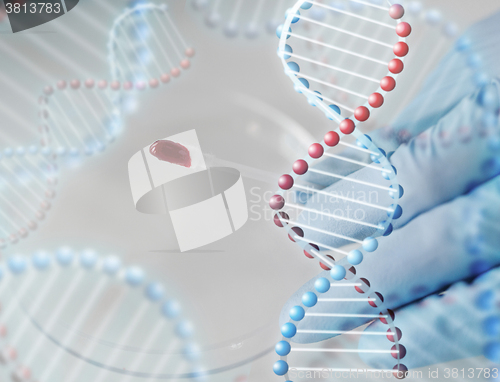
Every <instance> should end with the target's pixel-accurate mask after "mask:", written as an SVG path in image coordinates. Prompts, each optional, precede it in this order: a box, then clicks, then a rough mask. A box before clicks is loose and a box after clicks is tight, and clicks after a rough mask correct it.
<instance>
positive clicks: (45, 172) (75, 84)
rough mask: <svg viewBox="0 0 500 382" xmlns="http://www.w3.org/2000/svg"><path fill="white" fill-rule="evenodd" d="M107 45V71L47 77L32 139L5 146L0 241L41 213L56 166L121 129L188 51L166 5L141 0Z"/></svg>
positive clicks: (91, 151) (27, 227) (186, 61)
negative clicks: (103, 75)
mask: <svg viewBox="0 0 500 382" xmlns="http://www.w3.org/2000/svg"><path fill="white" fill-rule="evenodd" d="M108 50H109V63H110V69H111V79H109V80H102V79H101V80H100V79H95V78H87V79H74V80H70V81H67V80H60V81H57V82H56V83H55V84H52V85H47V86H46V87H45V88H44V89H43V91H42V94H41V95H40V97H39V99H38V104H39V112H38V116H39V123H38V131H39V134H40V135H39V141H38V144H34V145H31V146H27V147H18V148H12V147H6V148H4V149H3V152H2V158H1V161H0V183H1V184H0V187H1V188H2V193H1V196H0V216H1V217H2V225H1V228H0V229H1V237H0V247H1V248H6V247H7V246H8V245H11V244H15V243H17V242H19V240H20V239H22V238H25V237H27V236H28V235H29V232H30V231H33V230H35V229H36V228H37V227H38V224H40V222H42V221H43V220H44V219H45V217H46V215H47V213H48V211H49V210H50V208H51V204H52V203H53V198H54V196H55V193H56V186H57V183H58V169H59V167H60V166H61V165H65V166H75V165H78V164H79V163H81V162H82V161H83V160H84V158H86V157H88V156H92V155H96V154H98V153H100V152H102V151H103V150H105V149H106V147H107V146H108V145H109V144H111V143H112V142H114V141H115V139H116V138H117V137H118V136H119V135H120V133H121V132H122V130H123V118H124V114H127V113H130V112H133V111H134V109H135V107H136V106H135V103H136V100H137V98H138V96H139V94H140V93H141V92H143V91H145V90H147V89H150V90H151V89H155V88H157V87H159V86H161V85H165V84H167V83H169V82H170V81H171V80H172V79H173V78H176V77H178V76H179V75H180V74H181V73H182V70H183V69H187V68H189V66H190V58H191V57H192V56H193V55H194V50H193V49H192V48H191V47H189V46H188V45H187V44H186V42H185V41H184V39H183V37H182V35H181V33H180V32H179V30H178V28H177V27H176V25H175V24H174V22H173V21H172V19H171V18H170V16H169V14H168V11H167V7H166V6H165V5H155V4H148V3H143V2H140V3H138V4H136V5H134V6H132V7H130V8H127V9H126V10H125V11H124V12H123V14H121V15H120V16H119V17H118V18H117V19H116V20H115V22H114V25H113V27H112V29H111V32H110V35H109V43H108Z"/></svg>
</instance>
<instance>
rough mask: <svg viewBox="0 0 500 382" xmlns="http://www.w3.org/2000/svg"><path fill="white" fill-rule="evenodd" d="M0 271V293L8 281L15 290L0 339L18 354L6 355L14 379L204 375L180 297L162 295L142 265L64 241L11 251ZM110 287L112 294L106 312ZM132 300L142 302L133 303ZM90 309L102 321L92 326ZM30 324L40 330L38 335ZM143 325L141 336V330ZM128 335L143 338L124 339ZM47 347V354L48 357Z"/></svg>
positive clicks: (5, 287) (3, 312) (97, 378)
mask: <svg viewBox="0 0 500 382" xmlns="http://www.w3.org/2000/svg"><path fill="white" fill-rule="evenodd" d="M0 274H1V278H2V279H1V284H0V290H1V291H3V292H4V293H3V299H5V297H7V296H8V295H6V294H5V292H6V291H8V290H10V288H12V287H15V289H16V290H17V294H16V295H15V296H13V297H12V296H11V301H9V304H5V306H6V308H5V309H3V311H2V312H1V320H2V323H4V324H5V325H6V326H7V327H8V331H7V332H6V333H4V334H2V336H3V338H2V339H0V343H1V344H2V345H3V346H2V348H4V349H7V350H9V349H11V348H12V347H13V349H14V351H15V357H13V356H12V354H10V353H9V352H7V354H5V357H3V358H5V361H6V368H7V369H6V370H5V372H6V373H7V374H11V375H13V378H14V376H15V378H17V379H15V378H14V380H16V381H21V382H24V381H26V382H27V381H29V380H32V379H31V376H34V375H36V376H37V380H39V381H57V380H71V381H79V380H89V379H92V380H95V381H103V380H114V378H116V377H114V375H116V374H118V375H119V376H120V378H121V379H120V380H121V381H123V380H127V381H128V380H130V379H132V378H133V377H139V378H144V377H150V378H161V379H169V378H174V379H175V378H193V379H194V380H198V379H199V378H202V376H203V371H202V370H203V368H202V366H201V364H200V350H199V348H198V346H197V345H196V343H195V342H193V327H192V325H191V324H190V322H189V321H187V320H185V319H183V318H182V308H181V305H180V304H179V302H178V301H177V300H175V299H172V298H167V297H166V296H165V287H164V286H163V285H162V284H161V283H158V282H155V281H148V279H147V276H146V274H145V272H144V271H143V270H142V269H141V268H138V267H127V268H126V267H123V265H122V262H121V260H120V258H119V257H117V256H113V255H110V256H106V257H101V256H99V255H98V254H97V253H96V252H95V251H93V250H84V251H82V252H80V253H78V252H76V251H74V250H72V249H71V248H67V247H66V248H61V249H60V250H58V251H56V252H55V253H47V252H36V253H34V254H33V255H32V256H31V258H30V257H25V256H21V255H15V256H11V257H9V258H8V259H7V261H6V263H5V264H3V265H2V266H0ZM40 281H41V282H40ZM62 284H65V286H63V285H62ZM123 286H128V287H129V288H131V289H129V288H127V289H125V290H124V291H123V292H120V293H118V294H117V293H116V292H117V290H116V288H117V287H118V288H119V289H123ZM7 288H8V289H7ZM113 291H114V292H113ZM110 293H111V296H115V297H114V298H113V301H112V302H111V301H108V302H107V305H109V309H108V311H107V312H103V311H102V307H103V306H102V304H103V302H104V301H105V300H109V297H110ZM122 294H124V295H123V296H122ZM106 296H108V297H106ZM127 296H128V298H127ZM132 297H133V299H132ZM103 298H104V300H103ZM14 300H17V302H16V301H14ZM135 300H137V301H135ZM141 300H142V302H141ZM26 301H30V304H29V308H28V307H26V306H25V304H26ZM133 301H135V303H136V304H138V305H137V306H135V307H134V308H133V309H132V310H130V306H131V304H133V303H134V302H133ZM26 305H28V304H26ZM19 306H20V307H21V308H22V312H21V313H20V314H19V312H16V307H19ZM100 309H101V310H100ZM127 311H129V313H127V316H124V314H125V313H126V312H127ZM92 317H99V322H100V323H99V324H98V325H97V329H96V330H95V331H92V332H91V333H92V334H90V333H89V326H88V325H89V320H90V321H92ZM125 317H126V318H125ZM33 327H34V330H35V333H36V332H38V333H39V334H40V332H41V333H43V335H42V336H40V335H38V336H36V335H34V334H33V333H32V331H33ZM139 329H140V330H139ZM117 330H118V332H117ZM3 332H5V330H3ZM3 332H2V333H3ZM138 332H140V333H141V339H138V338H136V337H137V336H136V334H137V333H138ZM110 333H119V337H120V338H119V340H121V341H123V343H118V342H114V341H109V338H110ZM0 334H1V333H0ZM28 337H30V338H28ZM33 338H34V339H33ZM104 338H106V341H105V340H104ZM162 338H163V340H162ZM165 341H167V342H165ZM130 342H131V343H139V344H140V345H139V346H136V347H132V346H130V345H128V346H126V345H125V344H124V343H130ZM165 343H167V344H168V346H167V347H166V348H165V347H164V346H163V345H165ZM7 345H9V346H10V347H8V346H7ZM28 345H29V346H28ZM54 346H55V347H56V348H55V349H56V350H54ZM48 348H50V349H51V351H50V352H49V353H50V357H49V358H47V359H44V358H45V356H44V354H46V352H47V349H48ZM1 359H2V356H0V361H1ZM68 363H69V364H72V365H73V366H72V367H71V369H70V370H69V371H67V372H66V375H64V377H62V375H61V371H60V370H59V369H60V367H61V364H63V365H65V364H68ZM124 364H126V365H127V368H126V369H123V367H122V365H124ZM88 365H91V366H90V367H89V366H88ZM86 366H87V367H86ZM61 377H62V378H63V379H60V378H61ZM82 378H84V379H82Z"/></svg>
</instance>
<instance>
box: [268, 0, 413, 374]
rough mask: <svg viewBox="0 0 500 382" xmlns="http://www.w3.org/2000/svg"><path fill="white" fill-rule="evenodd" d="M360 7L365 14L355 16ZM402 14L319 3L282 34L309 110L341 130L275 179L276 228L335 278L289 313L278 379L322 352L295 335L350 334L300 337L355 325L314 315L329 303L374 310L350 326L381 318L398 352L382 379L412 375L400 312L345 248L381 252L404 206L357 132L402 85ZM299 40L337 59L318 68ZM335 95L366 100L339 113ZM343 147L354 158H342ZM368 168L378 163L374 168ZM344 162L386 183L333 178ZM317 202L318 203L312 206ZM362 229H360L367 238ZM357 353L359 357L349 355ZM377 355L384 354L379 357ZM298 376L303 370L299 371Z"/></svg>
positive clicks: (299, 12) (355, 0) (382, 163)
mask: <svg viewBox="0 0 500 382" xmlns="http://www.w3.org/2000/svg"><path fill="white" fill-rule="evenodd" d="M353 5H354V6H353ZM360 5H362V6H363V7H362V8H361V7H359V6H360ZM328 13H333V14H335V15H336V18H337V19H336V21H335V22H332V23H324V22H323V20H324V19H325V16H326V15H327V14H328ZM403 15H404V8H403V7H402V6H401V5H397V4H396V5H390V4H389V6H383V5H379V4H375V3H373V2H365V1H361V0H350V1H349V0H346V1H344V2H336V3H335V4H334V5H331V6H330V5H326V4H324V3H322V2H319V1H312V0H311V1H307V0H301V1H298V2H297V3H296V4H295V5H294V6H293V7H292V8H291V9H289V10H288V11H287V16H286V20H285V23H284V24H283V25H280V26H279V27H278V28H277V30H276V34H277V36H278V37H279V38H280V43H279V49H278V55H279V56H280V58H281V60H282V63H283V66H284V68H285V73H286V74H287V75H288V76H289V77H290V79H291V80H292V82H293V84H294V87H295V90H296V91H297V92H298V93H301V94H303V95H305V96H306V98H307V100H308V102H309V103H310V104H311V105H312V106H314V107H317V108H318V109H320V110H321V111H322V112H323V113H324V114H325V115H326V117H327V118H328V119H330V120H332V121H334V122H333V123H336V125H337V126H338V127H337V128H336V129H335V130H332V131H329V132H328V133H327V134H326V135H325V137H324V140H323V142H321V143H313V144H312V145H311V146H310V147H309V150H308V156H307V157H306V158H303V159H298V160H297V161H296V162H295V163H294V164H293V166H292V169H293V171H292V172H291V173H290V174H285V175H283V176H282V177H281V178H280V179H279V181H278V184H279V186H280V190H279V191H278V192H277V193H276V194H275V195H274V196H273V197H272V198H271V200H270V203H269V204H270V207H271V208H272V209H273V210H275V211H276V214H275V216H274V223H275V224H276V225H277V226H278V227H281V228H284V229H285V231H286V232H287V234H288V237H289V238H290V240H292V241H293V242H296V243H297V244H298V245H299V246H300V247H301V249H302V250H303V251H304V253H305V255H306V256H307V257H309V258H317V259H319V260H320V262H321V264H320V265H321V267H322V268H323V269H326V270H330V278H331V279H327V278H319V279H317V280H316V283H315V286H314V290H311V291H308V292H306V293H305V294H304V295H303V298H302V306H295V307H293V308H292V310H291V311H290V321H289V322H288V323H286V324H285V325H284V326H283V327H282V328H281V333H282V335H283V340H282V341H281V342H280V343H279V344H278V345H277V347H276V353H277V354H278V355H279V356H280V357H281V359H280V360H279V361H277V362H276V363H275V365H274V372H275V373H276V374H277V375H280V376H284V377H285V379H286V380H289V370H291V369H290V366H289V362H288V361H287V360H288V358H287V357H288V356H289V355H290V354H293V353H295V352H305V351H319V350H318V349H303V348H294V346H292V345H291V343H290V341H291V340H292V339H294V338H297V337H296V335H297V334H301V333H309V334H311V333H312V334H321V335H325V334H326V335H336V334H342V333H347V332H348V331H336V332H333V331H329V333H322V331H316V330H315V328H304V322H305V321H303V320H304V318H305V317H307V316H314V315H322V316H323V317H332V318H333V317H352V315H347V314H342V313H326V314H325V313H316V312H315V307H317V306H318V305H323V304H328V303H331V302H339V303H340V302H349V303H353V302H354V303H358V302H359V303H363V304H364V303H368V304H367V305H368V306H370V307H371V308H373V309H375V312H371V313H366V314H361V315H354V317H357V318H365V319H370V318H376V317H378V318H380V317H382V318H381V320H383V322H384V323H385V324H387V325H388V326H389V329H388V332H387V333H385V332H382V333H374V334H375V335H387V337H388V339H389V341H391V342H392V343H393V346H392V347H391V349H390V350H386V351H385V352H386V353H389V354H391V355H392V356H393V357H394V358H395V359H396V361H397V364H396V365H395V366H394V368H393V369H391V370H384V372H393V373H394V375H395V376H396V377H398V378H403V377H404V376H405V375H404V374H405V372H406V371H407V368H406V366H405V365H403V364H402V363H401V362H400V361H401V359H402V358H404V357H405V355H406V350H405V348H404V346H403V345H401V344H400V343H399V340H400V339H401V334H402V333H401V331H400V330H399V329H398V328H397V327H395V326H394V322H393V321H394V313H393V312H392V311H390V310H389V309H386V308H385V306H384V297H383V296H382V294H381V293H379V292H376V291H374V290H373V289H372V287H371V285H370V282H369V281H368V280H367V279H365V278H362V277H360V276H359V275H356V268H355V265H358V264H360V263H361V262H362V260H363V256H364V254H363V252H362V251H361V250H360V249H354V250H352V251H349V252H348V251H345V250H342V249H340V247H342V246H343V245H345V244H353V245H358V246H361V247H362V250H363V251H364V252H365V253H366V252H373V251H375V250H376V249H377V247H378V242H377V237H379V236H382V235H383V236H387V235H390V233H391V232H392V224H391V223H392V221H393V220H394V219H398V218H399V217H400V216H401V214H402V209H401V207H400V206H399V205H398V200H399V198H400V197H401V196H402V195H403V189H402V187H401V186H400V185H399V183H398V181H397V173H396V169H395V168H394V167H393V166H392V165H391V163H390V162H389V160H388V159H387V156H386V153H385V152H384V151H383V150H381V149H379V148H378V147H377V146H376V145H375V144H374V143H373V142H372V140H371V138H370V137H369V136H368V135H365V134H363V133H361V132H360V131H359V128H358V125H360V124H361V123H362V122H365V121H366V120H368V119H369V118H370V115H371V113H372V112H373V111H374V109H377V108H380V107H381V106H382V105H383V103H384V96H386V94H387V93H388V92H391V91H392V90H394V88H395V87H396V78H397V76H398V74H399V73H401V72H402V70H403V68H404V64H403V57H404V56H406V55H407V54H408V51H409V48H408V45H407V44H406V42H405V38H406V37H407V36H408V35H409V34H410V33H411V27H410V25H409V24H408V23H406V22H404V21H402V20H401V18H402V17H403ZM311 25H313V26H315V27H316V28H324V29H325V30H328V31H330V32H331V33H332V37H331V38H329V39H325V41H319V40H314V39H313V38H310V37H308V35H307V32H308V30H310V29H311ZM292 28H293V29H292ZM394 32H395V33H394ZM296 41H302V42H303V41H307V42H308V43H310V44H312V45H318V46H320V47H321V48H322V49H331V50H334V51H335V53H336V56H335V57H336V60H335V62H334V63H330V62H328V63H325V62H323V61H321V60H319V59H318V58H317V55H316V56H315V55H314V51H313V50H306V49H303V50H300V48H301V47H303V45H299V46H297V45H294V42H296ZM326 41H328V43H327V42H326ZM292 59H293V60H292ZM304 68H306V69H307V70H304ZM320 69H322V70H320ZM329 73H334V74H335V77H336V80H335V81H331V80H329V77H328V74H329ZM339 92H345V93H349V94H351V95H353V96H356V97H358V99H359V100H360V101H359V103H358V105H360V104H361V105H360V106H357V107H356V108H351V107H349V106H347V105H345V104H343V103H342V102H341V100H339V98H338V95H339ZM348 115H350V117H349V118H347V116H348ZM351 137H352V138H351ZM353 138H354V140H353ZM340 146H344V147H346V148H348V149H349V150H350V151H347V150H346V151H344V152H338V151H336V149H337V150H338V148H339V147H340ZM350 152H357V153H361V154H362V155H364V157H365V158H363V159H362V160H356V159H353V158H352V155H351V154H350ZM320 158H324V159H325V158H326V159H327V160H334V161H336V162H335V164H336V165H335V166H333V165H330V166H329V167H328V171H326V170H323V169H322V170H320V169H318V168H315V167H312V166H311V165H312V164H313V163H315V162H316V161H317V160H318V159H320ZM368 160H371V162H372V163H368ZM342 162H343V163H346V164H348V165H350V166H352V165H354V166H357V167H354V168H353V169H352V172H354V171H355V170H358V169H360V168H361V169H362V170H361V171H377V172H379V173H380V175H381V177H380V182H374V183H371V182H365V181H362V180H360V179H357V178H356V176H352V175H351V176H349V175H348V174H344V173H342V170H341V169H339V170H338V172H333V171H331V168H332V167H333V168H337V167H338V164H339V163H342ZM306 174H307V175H306ZM315 175H319V176H324V177H330V178H334V179H337V180H342V181H346V182H352V184H353V188H354V187H357V188H358V190H360V191H362V192H364V191H366V190H367V189H370V188H373V189H375V190H377V192H382V191H383V192H385V193H386V194H385V195H386V198H385V201H387V204H386V205H383V204H377V203H371V202H366V201H364V200H359V199H356V198H354V197H348V196H344V195H336V194H330V193H328V192H326V191H324V190H321V189H318V188H314V187H311V186H310V185H308V183H307V179H308V178H307V176H315ZM382 182H383V183H382ZM380 190H381V191H380ZM297 195H299V196H301V197H302V196H303V195H305V197H306V201H305V202H304V201H301V200H299V202H297V203H294V202H293V199H294V198H297ZM315 197H317V198H318V200H314V198H315ZM328 198H332V199H336V200H339V199H340V200H342V202H343V203H345V204H346V205H347V206H348V207H349V205H361V206H363V207H364V208H367V209H371V210H374V211H375V212H368V216H369V219H370V220H371V221H373V220H374V219H378V221H379V223H378V224H373V223H370V222H368V221H363V220H362V219H359V218H357V217H356V216H354V218H352V217H349V216H347V217H346V216H344V214H336V213H335V212H334V213H332V212H331V211H330V210H329V209H328V208H325V205H326V206H327V207H328ZM299 199H300V198H299ZM290 200H292V202H290ZM296 211H298V212H299V213H300V214H299V216H298V218H297V219H295V220H294V219H293V212H296ZM341 212H342V211H341ZM291 215H292V217H291ZM363 216H366V215H365V214H364V215H363ZM317 219H327V221H328V222H330V223H331V224H330V225H329V227H330V228H329V229H328V230H326V229H319V228H317V227H315V226H314V223H311V221H315V220H317ZM375 221H377V220H375ZM359 227H361V234H360V229H359ZM360 235H362V236H363V237H360ZM325 237H329V238H331V239H329V240H326V241H327V242H326V243H325ZM324 251H331V252H335V253H337V254H340V255H341V256H342V255H343V256H344V257H343V258H342V259H340V260H339V261H335V259H334V257H333V256H331V255H325V254H324ZM344 280H346V281H344ZM334 286H335V287H336V286H339V287H343V286H346V287H354V288H353V290H354V291H355V293H358V294H364V295H366V296H368V297H367V298H364V297H363V298H359V297H356V296H353V297H352V298H346V299H345V300H346V301H344V299H330V298H322V297H321V294H323V293H326V292H327V291H329V290H330V288H331V287H334ZM366 308H367V307H366ZM301 324H302V325H301ZM337 350H338V349H329V350H327V351H337ZM361 351H363V350H357V352H361ZM365 351H366V352H369V351H372V350H370V349H367V350H365ZM351 352H355V350H354V349H352V350H351ZM374 352H381V353H382V352H384V351H383V350H375V351H374ZM294 370H299V371H300V370H304V368H300V367H299V368H294Z"/></svg>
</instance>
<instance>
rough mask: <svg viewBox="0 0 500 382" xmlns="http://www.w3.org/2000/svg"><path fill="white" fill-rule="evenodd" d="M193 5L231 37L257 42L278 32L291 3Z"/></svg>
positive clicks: (200, 1)
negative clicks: (261, 36) (259, 38)
mask: <svg viewBox="0 0 500 382" xmlns="http://www.w3.org/2000/svg"><path fill="white" fill-rule="evenodd" d="M191 4H192V6H193V8H194V9H195V10H196V11H199V12H201V13H202V14H203V19H204V22H205V24H206V25H207V26H208V27H210V28H217V27H220V28H222V30H223V33H224V35H225V36H226V37H229V38H234V37H237V36H245V37H247V38H249V39H254V38H257V37H258V36H260V35H261V34H262V33H266V34H272V33H274V31H275V30H276V27H277V26H278V25H279V23H280V21H279V20H280V19H281V16H282V15H283V13H284V11H285V10H286V9H287V8H288V6H289V5H290V1H288V0H276V1H265V0H254V1H252V0H235V1H232V0H191Z"/></svg>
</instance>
